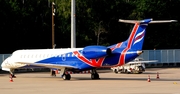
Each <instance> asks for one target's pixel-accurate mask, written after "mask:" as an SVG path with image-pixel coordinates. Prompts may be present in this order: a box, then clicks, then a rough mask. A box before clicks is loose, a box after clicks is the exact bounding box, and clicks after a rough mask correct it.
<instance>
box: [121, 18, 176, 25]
mask: <svg viewBox="0 0 180 94" xmlns="http://www.w3.org/2000/svg"><path fill="white" fill-rule="evenodd" d="M148 20H149V21H150V22H149V23H171V22H177V20H156V21H153V19H145V20H123V19H119V22H124V23H132V24H135V23H144V22H146V21H148Z"/></svg>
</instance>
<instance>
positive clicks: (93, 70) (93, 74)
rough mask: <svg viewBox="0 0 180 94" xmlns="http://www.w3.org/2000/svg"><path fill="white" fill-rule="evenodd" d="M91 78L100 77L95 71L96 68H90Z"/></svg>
mask: <svg viewBox="0 0 180 94" xmlns="http://www.w3.org/2000/svg"><path fill="white" fill-rule="evenodd" d="M91 79H93V80H94V79H100V78H99V74H98V73H97V71H96V69H92V72H91Z"/></svg>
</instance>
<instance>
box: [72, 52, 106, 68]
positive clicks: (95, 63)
mask: <svg viewBox="0 0 180 94" xmlns="http://www.w3.org/2000/svg"><path fill="white" fill-rule="evenodd" d="M73 54H74V55H75V56H76V57H77V58H78V59H79V60H81V61H82V62H84V63H86V64H88V65H90V66H92V67H101V66H102V63H103V61H104V59H105V57H102V58H99V59H98V61H96V59H91V60H88V59H87V58H85V57H84V56H83V55H82V54H81V53H79V52H78V51H74V52H73Z"/></svg>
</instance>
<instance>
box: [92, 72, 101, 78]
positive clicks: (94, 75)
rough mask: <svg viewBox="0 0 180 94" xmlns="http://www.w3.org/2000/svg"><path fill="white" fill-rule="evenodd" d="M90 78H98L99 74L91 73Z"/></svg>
mask: <svg viewBox="0 0 180 94" xmlns="http://www.w3.org/2000/svg"><path fill="white" fill-rule="evenodd" d="M91 79H99V74H98V73H92V74H91Z"/></svg>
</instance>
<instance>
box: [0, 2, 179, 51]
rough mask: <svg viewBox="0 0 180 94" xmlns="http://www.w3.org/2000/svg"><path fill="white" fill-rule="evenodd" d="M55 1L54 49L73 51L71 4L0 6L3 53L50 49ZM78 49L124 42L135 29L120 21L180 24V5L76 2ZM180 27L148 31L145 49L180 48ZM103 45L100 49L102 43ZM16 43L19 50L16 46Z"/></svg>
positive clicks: (14, 4) (152, 27)
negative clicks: (70, 48)
mask: <svg viewBox="0 0 180 94" xmlns="http://www.w3.org/2000/svg"><path fill="white" fill-rule="evenodd" d="M52 1H54V2H55V9H56V11H55V43H56V45H57V47H60V48H62V47H70V38H71V32H70V31H71V0H0V14H1V18H0V20H1V23H0V31H1V35H0V38H1V40H4V37H6V38H11V39H12V40H7V39H6V40H5V41H2V44H4V45H5V47H4V48H3V51H2V52H5V51H6V49H7V51H8V50H10V51H14V50H16V49H29V48H51V29H52V21H51V17H52V14H51V12H52V6H51V4H52ZM75 1H76V4H75V5H76V9H75V10H76V14H75V17H76V42H77V43H76V45H77V47H83V46H87V45H96V44H99V45H106V46H107V45H111V44H115V43H117V42H120V41H124V40H126V39H127V37H128V36H129V34H130V31H131V29H132V25H129V24H124V23H119V22H118V20H119V19H133V20H137V19H144V18H153V19H154V20H161V19H175V20H180V14H179V12H178V11H177V10H178V9H180V6H179V5H180V0H166V1H164V0H133V1H131V0H75ZM179 26H180V23H179V22H178V23H172V24H160V25H159V24H156V25H149V27H148V28H147V33H146V37H145V45H144V49H153V48H154V47H155V48H157V49H158V48H159V49H165V48H166V49H167V48H179V47H180V44H179V43H178V40H179V39H180V38H179V36H178V35H179V34H180V31H179ZM97 42H98V43H97ZM13 43H15V45H13V46H12V45H11V44H13Z"/></svg>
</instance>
